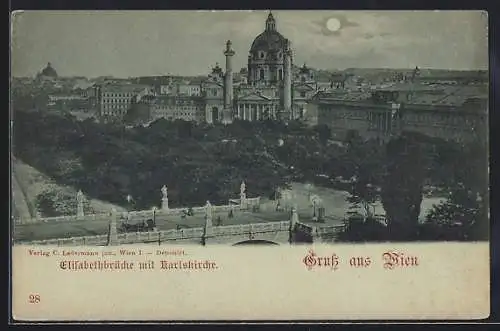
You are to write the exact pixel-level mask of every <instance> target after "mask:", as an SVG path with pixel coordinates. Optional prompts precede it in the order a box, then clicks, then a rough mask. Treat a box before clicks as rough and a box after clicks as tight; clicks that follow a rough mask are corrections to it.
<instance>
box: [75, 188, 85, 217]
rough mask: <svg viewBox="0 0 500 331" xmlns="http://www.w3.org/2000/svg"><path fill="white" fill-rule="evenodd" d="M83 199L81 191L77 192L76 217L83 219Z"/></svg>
mask: <svg viewBox="0 0 500 331" xmlns="http://www.w3.org/2000/svg"><path fill="white" fill-rule="evenodd" d="M84 198H85V197H84V196H83V192H82V190H79V191H78V192H77V193H76V217H78V218H83V217H84V216H85V215H84V213H83V199H84Z"/></svg>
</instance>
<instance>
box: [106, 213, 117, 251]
mask: <svg viewBox="0 0 500 331" xmlns="http://www.w3.org/2000/svg"><path fill="white" fill-rule="evenodd" d="M117 219H118V213H117V212H116V209H115V208H113V209H112V210H111V220H110V222H109V231H108V246H114V245H118V230H117V229H116V221H117Z"/></svg>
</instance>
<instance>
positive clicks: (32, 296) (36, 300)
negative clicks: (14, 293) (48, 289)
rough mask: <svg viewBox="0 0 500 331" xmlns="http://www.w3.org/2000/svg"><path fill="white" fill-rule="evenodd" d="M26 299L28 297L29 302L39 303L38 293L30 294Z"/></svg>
mask: <svg viewBox="0 0 500 331" xmlns="http://www.w3.org/2000/svg"><path fill="white" fill-rule="evenodd" d="M28 299H29V303H39V302H40V294H30V295H29V297H28Z"/></svg>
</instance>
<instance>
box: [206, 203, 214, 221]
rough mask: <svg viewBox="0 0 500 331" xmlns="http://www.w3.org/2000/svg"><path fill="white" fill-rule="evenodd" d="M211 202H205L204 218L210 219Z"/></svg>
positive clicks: (211, 211)
mask: <svg viewBox="0 0 500 331" xmlns="http://www.w3.org/2000/svg"><path fill="white" fill-rule="evenodd" d="M212 213H213V210H212V204H211V203H210V201H208V200H207V204H206V205H205V219H207V220H210V221H212Z"/></svg>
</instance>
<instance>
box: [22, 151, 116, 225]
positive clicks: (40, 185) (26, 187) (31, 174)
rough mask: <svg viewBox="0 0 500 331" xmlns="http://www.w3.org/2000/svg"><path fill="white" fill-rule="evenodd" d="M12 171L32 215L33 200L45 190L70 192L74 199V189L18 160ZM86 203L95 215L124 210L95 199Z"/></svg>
mask: <svg viewBox="0 0 500 331" xmlns="http://www.w3.org/2000/svg"><path fill="white" fill-rule="evenodd" d="M13 171H14V172H15V174H16V178H17V180H18V183H19V186H20V190H22V191H23V192H24V193H25V195H26V202H27V205H28V206H30V207H31V209H32V210H33V212H32V213H34V212H35V210H36V207H35V200H36V197H37V195H38V194H40V193H41V192H43V191H45V190H63V191H66V192H70V193H72V194H74V195H75V199H76V191H77V189H76V188H72V187H64V186H61V185H59V184H57V183H55V182H54V181H53V180H52V179H51V178H49V177H47V176H46V175H44V174H43V173H41V172H40V171H38V170H37V169H35V168H33V167H31V166H29V165H28V164H26V163H24V162H22V161H21V160H19V159H16V160H15V161H14V162H13ZM16 202H17V201H16ZM88 203H89V204H90V207H91V209H93V210H94V211H95V212H96V213H101V212H109V211H110V210H111V209H112V208H113V207H114V208H116V209H117V210H118V211H122V210H124V209H123V208H122V207H119V206H115V205H112V204H110V203H107V202H103V201H100V200H95V199H91V200H90V201H89V202H88ZM16 206H17V204H16ZM75 214H76V210H75ZM42 216H43V215H42Z"/></svg>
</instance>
